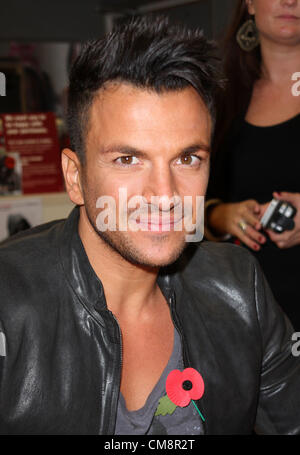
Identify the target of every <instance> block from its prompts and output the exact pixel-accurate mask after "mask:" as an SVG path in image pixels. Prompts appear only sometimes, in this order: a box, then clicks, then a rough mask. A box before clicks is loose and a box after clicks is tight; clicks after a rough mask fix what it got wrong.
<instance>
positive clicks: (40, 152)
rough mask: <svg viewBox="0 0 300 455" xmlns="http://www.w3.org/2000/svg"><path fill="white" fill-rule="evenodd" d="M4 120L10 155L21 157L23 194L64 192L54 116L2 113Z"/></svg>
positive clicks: (49, 113)
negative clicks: (12, 153)
mask: <svg viewBox="0 0 300 455" xmlns="http://www.w3.org/2000/svg"><path fill="white" fill-rule="evenodd" d="M1 118H2V120H3V132H4V139H5V149H6V152H8V153H10V152H14V153H18V154H19V155H20V158H21V163H22V192H23V194H29V193H48V192H58V191H63V190H64V184H63V176H62V171H61V161H60V145H59V140H58V135H57V129H56V124H55V116H54V114H53V113H52V112H41V113H28V114H2V115H1Z"/></svg>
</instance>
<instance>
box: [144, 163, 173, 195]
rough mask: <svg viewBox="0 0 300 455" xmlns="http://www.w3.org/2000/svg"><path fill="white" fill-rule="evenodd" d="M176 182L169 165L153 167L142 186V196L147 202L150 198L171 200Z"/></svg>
mask: <svg viewBox="0 0 300 455" xmlns="http://www.w3.org/2000/svg"><path fill="white" fill-rule="evenodd" d="M176 190H177V188H176V182H175V178H174V175H173V173H172V170H171V169H170V166H169V165H166V166H154V167H153V169H152V170H151V172H150V173H149V175H148V178H147V181H146V182H145V185H144V191H143V195H144V197H145V198H146V199H147V201H148V202H151V201H150V199H151V197H152V196H156V197H168V198H172V197H173V196H174V195H175V194H177V192H176Z"/></svg>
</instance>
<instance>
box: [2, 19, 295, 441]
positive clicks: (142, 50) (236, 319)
mask: <svg viewBox="0 0 300 455" xmlns="http://www.w3.org/2000/svg"><path fill="white" fill-rule="evenodd" d="M222 84H223V82H222V78H221V74H220V71H219V66H218V62H217V59H216V57H215V49H214V47H213V45H212V44H211V43H210V42H208V41H207V40H206V39H205V38H204V36H203V34H202V33H201V32H199V31H190V30H187V29H185V28H184V27H181V26H173V25H170V24H169V22H168V20H167V19H166V18H161V17H158V18H156V19H153V18H148V17H145V18H132V19H130V20H128V21H127V22H125V23H123V24H120V25H119V26H117V27H116V28H115V30H114V31H113V32H112V33H110V34H109V35H107V36H106V37H105V38H104V39H102V40H97V41H91V42H89V43H87V44H86V45H85V46H84V47H83V49H82V52H81V55H80V56H79V57H78V59H77V61H76V62H75V64H74V66H73V68H72V70H71V74H70V86H69V109H68V125H69V132H70V143H71V145H70V148H66V149H64V150H63V151H62V169H63V173H64V178H65V184H66V190H67V192H68V194H69V197H70V199H71V200H72V201H73V202H74V204H75V207H74V209H73V210H72V212H71V213H70V215H69V217H68V218H67V219H66V220H56V221H53V222H50V223H47V224H43V225H41V226H38V227H35V228H32V229H28V230H27V231H25V232H24V233H19V234H17V235H15V236H13V237H12V238H11V239H9V240H7V241H5V242H3V243H2V244H1V246H0V276H1V290H0V433H2V434H105V435H108V434H127V435H129V434H147V435H150V434H156V435H159V434H161V435H174V434H180V435H201V434H251V433H252V431H253V428H254V426H255V427H256V428H257V430H258V431H260V432H264V433H283V434H287V433H293V434H295V433H299V432H300V393H299V379H300V363H299V358H298V357H297V356H295V355H293V352H292V339H291V336H292V327H291V325H290V323H289V321H288V320H287V319H286V318H285V316H284V315H283V313H282V312H281V310H280V309H279V307H278V306H277V304H276V303H275V302H274V300H273V296H272V295H271V292H270V290H269V288H268V285H267V283H266V282H265V280H264V277H263V275H262V273H261V271H260V269H259V266H258V265H257V263H256V262H255V260H254V259H253V257H252V256H251V255H250V254H249V253H248V252H246V251H245V250H244V249H242V248H239V247H237V246H232V245H224V244H214V243H209V242H201V243H199V240H200V238H199V235H198V234H199V229H198V227H199V226H202V222H203V217H202V216H201V211H200V212H199V210H198V209H199V207H201V204H200V205H199V201H200V202H201V201H203V198H204V196H205V191H206V187H207V182H208V176H209V160H210V142H211V136H212V132H213V125H214V116H215V109H216V106H215V95H216V93H217V91H218V90H219V89H220V87H221V86H222ZM200 231H201V230H200ZM200 233H201V232H200ZM200 237H201V236H200ZM188 242H189V246H188V248H186V247H187V244H188Z"/></svg>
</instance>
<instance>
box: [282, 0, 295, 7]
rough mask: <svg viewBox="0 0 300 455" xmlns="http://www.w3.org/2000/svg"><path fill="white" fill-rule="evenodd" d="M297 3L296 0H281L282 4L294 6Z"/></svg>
mask: <svg viewBox="0 0 300 455" xmlns="http://www.w3.org/2000/svg"><path fill="white" fill-rule="evenodd" d="M297 3H298V0H281V4H282V5H283V6H285V5H286V6H294V5H296V4H297Z"/></svg>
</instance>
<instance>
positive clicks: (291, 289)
mask: <svg viewBox="0 0 300 455" xmlns="http://www.w3.org/2000/svg"><path fill="white" fill-rule="evenodd" d="M251 18H252V22H247V21H249V19H250V20H251ZM254 18H255V22H254ZM255 24H256V25H255ZM256 34H257V36H256ZM236 37H237V38H236ZM298 71H300V1H298V0H252V1H251V0H240V1H239V4H238V7H237V11H236V14H235V17H234V20H233V24H232V26H231V28H230V30H229V33H228V37H227V40H226V42H225V72H226V74H227V78H228V86H227V89H226V91H225V94H224V95H223V98H222V100H221V109H220V112H219V117H218V121H217V125H216V133H215V139H214V152H215V154H214V156H213V159H212V172H211V179H210V185H209V190H208V202H207V217H206V223H207V228H208V230H207V236H208V237H209V236H211V238H213V239H222V238H225V236H226V235H227V236H228V235H231V236H232V237H233V238H237V239H238V240H239V241H240V242H242V243H243V244H244V245H246V246H247V247H249V248H250V249H251V250H252V251H253V252H256V254H257V258H258V260H259V261H260V262H261V265H262V267H263V270H264V272H265V274H266V276H267V279H268V281H269V283H270V285H271V288H272V290H273V293H274V294H275V297H276V298H277V301H278V302H279V303H280V305H281V306H282V308H283V309H284V311H285V312H286V314H287V315H288V316H289V318H290V319H291V321H292V323H293V325H294V327H295V329H296V330H298V329H299V330H300V286H298V277H299V281H300V270H299V269H300V267H299V263H300V147H299V145H298V144H299V142H300V141H299V139H300V97H298V96H294V95H295V94H297V93H296V92H297V90H296V86H295V85H294V87H293V84H295V82H293V80H292V75H293V74H294V73H295V72H298ZM298 135H299V139H298ZM278 192H281V194H280V193H278ZM274 196H275V197H276V198H277V199H284V200H288V201H290V202H291V203H292V204H293V205H294V206H295V207H296V208H297V209H298V212H297V215H296V217H295V219H294V220H295V228H294V229H293V230H292V231H286V232H285V233H283V234H275V233H274V232H272V231H270V230H267V231H263V230H262V229H261V223H260V219H261V216H262V215H263V213H264V211H265V209H266V207H267V205H268V203H269V202H270V200H271V199H272V198H273V197H274Z"/></svg>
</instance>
